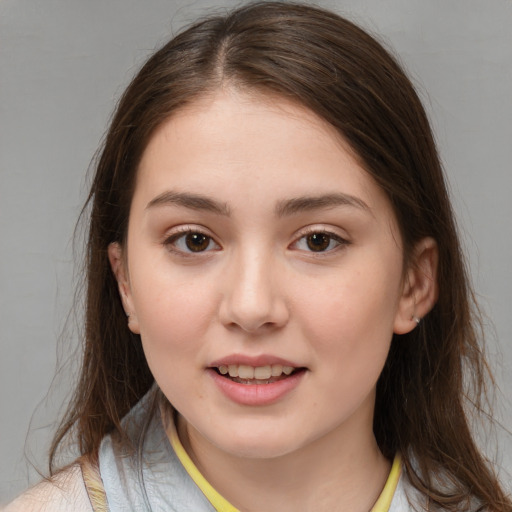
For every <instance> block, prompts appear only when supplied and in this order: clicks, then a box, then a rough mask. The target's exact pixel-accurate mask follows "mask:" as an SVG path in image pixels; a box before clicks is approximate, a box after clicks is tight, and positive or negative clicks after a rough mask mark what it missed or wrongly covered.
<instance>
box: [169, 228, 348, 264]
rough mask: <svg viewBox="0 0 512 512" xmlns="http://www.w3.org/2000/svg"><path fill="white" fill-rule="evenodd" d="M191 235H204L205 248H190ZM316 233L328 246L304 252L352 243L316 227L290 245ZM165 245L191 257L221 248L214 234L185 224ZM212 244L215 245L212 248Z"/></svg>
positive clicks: (323, 252)
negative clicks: (188, 241) (183, 244)
mask: <svg viewBox="0 0 512 512" xmlns="http://www.w3.org/2000/svg"><path fill="white" fill-rule="evenodd" d="M190 235H199V236H201V237H203V241H206V242H207V245H206V246H205V248H204V249H201V247H199V248H200V250H198V251H194V250H192V249H190V246H188V244H187V237H188V236H190ZM316 235H321V236H322V237H325V238H326V239H327V242H328V245H327V247H326V248H325V249H323V250H319V251H315V250H314V249H311V247H310V246H309V245H308V246H309V249H310V250H307V249H302V250H303V251H304V252H306V253H311V254H312V255H313V256H315V257H322V256H326V255H328V254H331V253H333V252H335V251H337V250H338V249H340V248H341V247H343V246H347V245H349V244H350V242H349V241H348V240H346V239H344V238H342V237H341V236H339V235H337V234H336V233H333V232H331V231H328V230H326V229H314V228H313V229H310V230H309V231H307V232H305V233H302V234H301V236H300V237H299V238H298V239H297V240H296V241H295V242H293V243H292V244H291V245H290V247H292V248H298V245H299V243H300V242H301V241H304V242H305V243H306V244H308V237H313V236H316ZM180 241H183V243H185V244H187V247H182V248H179V247H177V244H178V243H179V242H180ZM199 241H201V240H200V239H199ZM319 241H320V242H322V239H320V240H319ZM324 241H325V239H324ZM333 243H334V244H335V245H334V247H330V246H331V245H332V244H333ZM163 245H164V246H165V247H167V248H168V250H169V251H171V252H173V253H175V254H178V255H180V256H184V257H191V256H193V255H201V254H205V253H209V252H212V251H213V250H219V249H220V246H219V244H217V242H215V240H214V239H213V237H212V236H210V235H208V234H207V233H205V232H204V231H202V230H201V229H198V228H195V227H189V226H183V227H180V228H178V231H177V232H176V233H173V234H172V235H170V236H169V237H167V238H166V239H165V240H164V243H163ZM212 245H213V246H215V247H214V248H211V246H212Z"/></svg>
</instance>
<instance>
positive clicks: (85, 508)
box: [1, 464, 92, 512]
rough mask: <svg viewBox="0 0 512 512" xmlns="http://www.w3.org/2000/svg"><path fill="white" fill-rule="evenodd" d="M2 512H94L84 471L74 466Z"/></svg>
mask: <svg viewBox="0 0 512 512" xmlns="http://www.w3.org/2000/svg"><path fill="white" fill-rule="evenodd" d="M1 510H2V512H60V511H62V512H68V511H69V510H73V511H74V512H92V508H91V504H90V501H89V497H88V495H87V491H86V489H85V485H84V481H83V478H82V470H81V468H80V466H79V465H78V464H73V465H72V466H69V467H68V468H67V469H64V470H62V471H61V472H59V473H58V474H57V475H55V476H54V477H53V478H51V479H50V480H45V481H43V482H40V483H39V484H37V485H35V486H34V487H32V488H30V489H28V490H27V491H25V492H24V493H23V494H22V495H21V496H19V497H18V498H16V499H15V500H14V501H13V502H12V503H10V504H9V505H7V506H6V507H5V508H3V509H1Z"/></svg>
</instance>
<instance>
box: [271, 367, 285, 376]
mask: <svg viewBox="0 0 512 512" xmlns="http://www.w3.org/2000/svg"><path fill="white" fill-rule="evenodd" d="M281 373H283V367H282V366H281V365H280V364H273V365H272V377H279V375H281Z"/></svg>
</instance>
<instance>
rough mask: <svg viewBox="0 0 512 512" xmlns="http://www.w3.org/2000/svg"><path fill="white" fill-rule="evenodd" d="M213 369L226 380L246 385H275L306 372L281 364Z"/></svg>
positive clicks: (236, 365)
mask: <svg viewBox="0 0 512 512" xmlns="http://www.w3.org/2000/svg"><path fill="white" fill-rule="evenodd" d="M211 369H212V370H214V371H215V372H216V373H217V374H218V375H220V376H221V377H224V378H225V379H228V380H230V381H232V382H236V383H238V384H246V385H262V384H273V383H274V382H279V381H281V380H285V379H287V378H289V377H291V376H292V375H295V374H297V373H298V372H302V371H305V370H306V369H305V368H295V367H293V366H285V365H281V364H272V365H266V366H249V365H245V364H230V365H219V366H212V367H211Z"/></svg>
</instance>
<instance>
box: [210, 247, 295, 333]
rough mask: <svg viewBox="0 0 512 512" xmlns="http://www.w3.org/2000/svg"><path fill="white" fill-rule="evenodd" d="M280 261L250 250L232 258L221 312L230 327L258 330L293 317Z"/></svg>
mask: <svg viewBox="0 0 512 512" xmlns="http://www.w3.org/2000/svg"><path fill="white" fill-rule="evenodd" d="M278 274H279V269H278V268H277V264H276V262H275V261H273V260H272V258H271V257H264V256H263V255H261V254H255V253H254V251H248V253H247V254H246V255H245V256H244V255H240V257H238V258H235V259H234V261H233V260H232V261H231V262H230V266H229V269H228V270H227V271H226V274H225V279H224V281H223V286H222V287H223V296H222V302H221V304H220V311H219V316H220V320H221V322H222V323H223V324H224V325H225V326H226V327H230V328H233V327H237V328H239V329H241V330H243V331H245V332H247V333H251V334H257V333H263V332H268V331H269V330H273V329H279V328H281V327H283V326H284V325H286V323H287V322H288V319H289V307H288V304H287V301H286V298H285V293H284V289H283V287H282V286H280V284H279V283H280V282H281V281H282V276H279V275H278Z"/></svg>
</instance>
